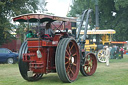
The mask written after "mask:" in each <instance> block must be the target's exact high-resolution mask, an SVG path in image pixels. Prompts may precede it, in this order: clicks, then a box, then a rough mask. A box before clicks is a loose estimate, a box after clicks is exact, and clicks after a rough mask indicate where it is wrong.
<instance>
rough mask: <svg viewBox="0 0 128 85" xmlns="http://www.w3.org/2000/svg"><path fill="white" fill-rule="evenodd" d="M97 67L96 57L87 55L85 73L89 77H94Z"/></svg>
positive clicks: (84, 66)
mask: <svg viewBox="0 0 128 85" xmlns="http://www.w3.org/2000/svg"><path fill="white" fill-rule="evenodd" d="M96 67H97V61H96V58H95V56H94V55H92V54H87V55H86V57H85V60H84V65H83V68H84V71H85V72H86V74H87V75H92V74H93V73H94V72H95V70H96Z"/></svg>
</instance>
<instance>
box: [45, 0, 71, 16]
mask: <svg viewBox="0 0 128 85" xmlns="http://www.w3.org/2000/svg"><path fill="white" fill-rule="evenodd" d="M46 1H47V2H48V3H47V5H46V9H47V10H48V13H53V14H54V15H56V16H62V17H66V15H67V13H68V11H69V8H70V4H71V1H72V0H46Z"/></svg>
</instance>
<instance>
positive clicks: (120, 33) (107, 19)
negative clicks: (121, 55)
mask: <svg viewBox="0 0 128 85" xmlns="http://www.w3.org/2000/svg"><path fill="white" fill-rule="evenodd" d="M96 1H98V6H99V27H100V29H114V30H116V34H115V37H114V40H115V41H127V40H128V37H127V35H128V27H127V22H128V14H127V13H128V10H127V9H128V5H127V4H128V0H73V5H72V6H71V10H70V12H69V13H68V16H72V17H76V16H77V15H78V14H79V15H80V14H81V13H82V12H83V11H84V10H85V9H89V8H91V9H93V12H92V15H91V19H92V20H91V26H93V27H95V4H96Z"/></svg>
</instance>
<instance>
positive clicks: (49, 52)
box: [23, 33, 66, 73]
mask: <svg viewBox="0 0 128 85" xmlns="http://www.w3.org/2000/svg"><path fill="white" fill-rule="evenodd" d="M65 34H66V33H60V34H56V35H55V36H54V37H53V38H52V40H45V39H42V40H39V39H38V38H29V39H28V40H27V43H28V53H25V54H23V61H24V62H28V63H29V69H30V70H31V71H33V72H34V73H49V72H51V71H52V70H54V71H55V69H56V68H55V51H56V47H57V45H58V42H59V40H60V38H61V37H62V36H63V35H65ZM38 47H39V49H40V51H41V54H42V58H38V57H37V53H36V52H37V50H38Z"/></svg>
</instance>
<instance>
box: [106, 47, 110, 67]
mask: <svg viewBox="0 0 128 85" xmlns="http://www.w3.org/2000/svg"><path fill="white" fill-rule="evenodd" d="M105 49H106V54H105V56H106V66H109V57H110V50H109V48H108V46H105Z"/></svg>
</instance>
